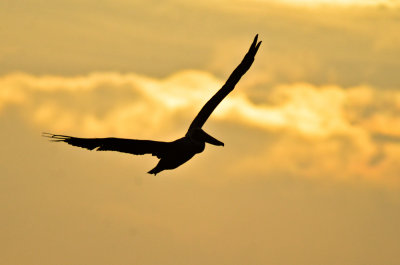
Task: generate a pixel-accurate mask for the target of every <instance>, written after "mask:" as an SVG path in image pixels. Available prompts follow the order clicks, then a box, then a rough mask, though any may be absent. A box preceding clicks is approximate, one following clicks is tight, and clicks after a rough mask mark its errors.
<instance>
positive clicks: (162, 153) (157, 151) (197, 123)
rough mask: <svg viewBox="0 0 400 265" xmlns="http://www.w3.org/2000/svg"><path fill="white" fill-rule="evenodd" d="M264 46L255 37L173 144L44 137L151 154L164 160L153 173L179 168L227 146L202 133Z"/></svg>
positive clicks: (62, 136) (147, 141) (106, 149)
mask: <svg viewBox="0 0 400 265" xmlns="http://www.w3.org/2000/svg"><path fill="white" fill-rule="evenodd" d="M260 45H261V41H260V42H258V35H256V36H255V38H254V40H253V43H252V44H251V46H250V49H249V51H248V52H247V53H246V55H245V56H244V58H243V60H242V62H241V63H240V64H239V65H238V66H237V67H236V69H235V70H234V71H233V72H232V74H231V75H230V76H229V78H228V80H227V81H226V83H225V84H224V85H223V86H222V88H221V89H220V90H218V92H217V93H216V94H215V95H214V96H213V97H212V98H211V99H210V100H209V101H208V102H207V103H206V104H205V105H204V106H203V108H202V109H201V110H200V112H199V113H198V114H197V116H196V118H195V119H194V120H193V121H192V123H191V124H190V126H189V129H188V131H187V133H186V135H185V136H184V137H182V138H179V139H177V140H175V141H172V142H161V141H152V140H137V139H123V138H114V137H108V138H79V137H72V136H67V135H60V134H51V133H43V136H45V137H48V138H50V140H51V141H54V142H66V143H68V144H70V145H73V146H77V147H82V148H86V149H89V150H96V151H118V152H124V153H129V154H134V155H143V154H151V155H153V156H156V157H157V158H159V159H160V161H159V162H158V164H157V165H156V167H154V168H153V169H152V170H150V171H149V172H148V173H149V174H154V175H157V174H158V173H159V172H161V171H163V170H167V169H175V168H177V167H179V166H180V165H182V164H184V163H185V162H187V161H188V160H190V159H191V158H192V157H193V156H194V155H196V154H198V153H201V152H203V151H204V149H205V145H206V143H208V144H212V145H216V146H224V143H223V142H221V141H219V140H217V139H215V138H214V137H212V136H210V135H209V134H207V133H206V132H204V131H203V130H202V127H203V125H204V123H205V122H206V121H207V119H208V117H210V115H211V113H212V112H213V111H214V109H215V108H216V107H217V106H218V104H219V103H220V102H221V101H222V100H223V99H224V98H225V97H226V96H227V95H228V94H229V93H230V92H231V91H232V90H233V89H234V88H235V86H236V84H237V83H238V82H239V80H240V78H241V77H242V76H243V75H244V74H245V73H246V72H247V71H248V70H249V69H250V67H251V65H252V64H253V62H254V57H255V55H256V53H257V51H258V48H259V47H260Z"/></svg>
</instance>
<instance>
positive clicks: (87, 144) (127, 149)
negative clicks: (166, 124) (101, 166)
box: [42, 133, 168, 158]
mask: <svg viewBox="0 0 400 265" xmlns="http://www.w3.org/2000/svg"><path fill="white" fill-rule="evenodd" d="M42 136H44V137H47V138H49V139H50V141H52V142H65V143H67V144H70V145H73V146H77V147H81V148H85V149H88V150H95V151H117V152H123V153H129V154H134V155H144V154H152V155H154V156H157V157H158V158H161V157H162V156H163V155H164V153H165V151H166V149H167V148H168V142H160V141H151V140H136V139H124V138H114V137H108V138H79V137H73V136H68V135H61V134H51V133H43V134H42Z"/></svg>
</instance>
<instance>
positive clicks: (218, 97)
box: [189, 34, 261, 131]
mask: <svg viewBox="0 0 400 265" xmlns="http://www.w3.org/2000/svg"><path fill="white" fill-rule="evenodd" d="M257 40H258V34H257V35H256V36H255V38H254V41H253V43H252V44H251V46H250V49H249V51H248V52H247V54H246V55H245V56H244V58H243V60H242V62H241V63H240V64H239V65H238V67H236V69H235V70H234V71H233V72H232V74H231V75H230V76H229V78H228V80H227V81H226V83H225V84H224V85H223V86H222V88H221V89H220V90H219V91H218V92H217V93H216V94H215V95H214V96H213V97H212V98H211V99H210V100H209V101H208V102H207V103H206V104H205V105H204V106H203V108H202V109H201V110H200V112H199V114H197V116H196V118H195V119H194V120H193V122H192V124H190V127H189V131H190V130H192V129H194V128H201V127H202V126H203V125H204V123H205V122H206V121H207V119H208V117H210V115H211V113H212V112H213V111H214V109H215V108H216V107H217V106H218V104H219V103H220V102H221V101H222V100H223V99H224V98H225V97H226V96H227V95H228V94H229V93H230V92H231V91H232V90H233V89H234V88H235V86H236V84H237V83H238V82H239V80H240V78H241V77H242V76H243V75H244V74H245V73H246V72H247V70H249V68H250V66H251V65H252V64H253V62H254V56H255V55H256V53H257V51H258V48H259V47H260V44H261V41H260V42H258V41H257Z"/></svg>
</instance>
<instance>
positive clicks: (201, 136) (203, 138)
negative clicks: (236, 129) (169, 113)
mask: <svg viewBox="0 0 400 265" xmlns="http://www.w3.org/2000/svg"><path fill="white" fill-rule="evenodd" d="M186 136H189V138H190V139H191V140H193V141H194V142H202V143H209V144H212V145H217V146H224V143H223V142H221V141H218V140H217V139H215V138H214V137H212V136H211V135H209V134H208V133H206V132H205V131H203V130H202V129H200V128H196V129H192V130H190V131H189V132H188V133H187V135H186Z"/></svg>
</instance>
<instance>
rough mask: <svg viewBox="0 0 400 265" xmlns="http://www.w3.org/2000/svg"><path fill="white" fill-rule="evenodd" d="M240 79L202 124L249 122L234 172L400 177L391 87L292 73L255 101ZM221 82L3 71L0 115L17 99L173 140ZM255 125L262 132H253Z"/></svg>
mask: <svg viewBox="0 0 400 265" xmlns="http://www.w3.org/2000/svg"><path fill="white" fill-rule="evenodd" d="M256 78H257V75H256ZM244 79H245V80H244V82H243V85H241V84H239V85H238V88H237V89H235V90H234V92H233V93H232V94H230V95H229V96H228V97H227V98H226V99H225V100H224V101H223V102H222V103H221V104H220V106H218V108H217V109H216V111H215V113H213V115H212V116H211V118H210V121H209V122H208V123H207V124H206V127H207V126H211V127H212V126H213V124H221V125H222V129H221V130H222V132H219V133H218V134H219V135H224V134H225V135H229V134H232V132H229V131H227V129H226V128H225V127H224V126H223V124H232V125H234V126H236V127H243V128H247V131H246V132H243V135H241V136H240V137H242V139H240V138H237V139H234V141H235V142H236V143H237V146H238V147H239V148H241V149H242V150H244V151H245V152H247V153H248V155H246V156H245V157H243V156H237V154H236V153H235V154H234V155H233V157H231V159H236V160H237V163H235V164H234V165H235V166H233V167H232V168H233V169H232V168H231V170H233V172H231V173H232V174H235V168H236V169H238V170H237V172H244V171H246V172H249V170H250V171H251V172H255V173H257V174H261V173H262V172H265V171H266V170H270V171H271V172H276V173H277V174H278V173H279V172H281V173H282V172H285V174H289V173H290V174H294V173H296V174H299V175H302V176H308V177H318V176H321V175H326V176H331V177H335V176H336V177H337V176H342V177H343V178H348V177H357V176H363V177H367V178H369V179H378V178H380V177H381V175H382V174H385V180H388V179H390V180H391V182H397V181H398V180H397V173H396V172H398V170H399V168H398V167H399V166H397V164H396V162H395V161H396V157H398V155H400V150H399V141H398V139H399V138H400V126H399V125H398V124H400V120H399V113H400V92H399V91H398V90H388V89H386V90H379V89H377V88H373V87H370V86H357V87H349V88H343V87H339V86H335V85H326V86H315V85H312V84H308V83H293V84H286V85H278V86H275V87H272V88H266V89H265V90H266V92H265V93H264V94H262V95H261V96H259V97H258V98H257V101H254V100H253V99H252V98H254V96H248V94H249V95H252V94H253V92H254V91H255V90H257V89H259V88H255V87H253V85H254V84H256V86H257V87H259V86H260V83H259V82H257V80H253V81H251V80H250V79H251V76H249V80H248V82H246V78H244ZM260 82H262V81H260ZM222 84H223V81H222V80H220V79H218V78H216V77H215V76H213V75H212V74H210V73H207V72H204V71H195V70H186V71H181V72H177V73H175V74H173V75H171V76H168V77H166V78H162V79H159V78H153V77H148V76H144V75H139V74H135V73H129V74H121V73H116V72H114V73H112V72H103V73H100V72H99V73H92V74H89V75H85V76H75V77H65V76H34V75H29V74H22V73H19V74H10V75H6V76H3V77H1V78H0V86H1V87H2V90H1V93H0V106H1V109H0V115H3V116H4V115H7V113H8V112H9V109H17V110H18V113H19V115H20V117H23V119H25V121H26V122H28V123H29V124H32V125H33V126H35V127H36V128H40V130H42V131H50V132H54V133H61V134H72V135H77V136H87V137H104V136H110V135H113V136H119V137H132V138H139V139H144V138H150V139H153V138H156V139H163V140H172V139H174V138H176V137H180V136H181V135H183V134H184V133H185V131H186V129H187V126H188V125H189V124H190V122H191V121H192V119H193V118H194V117H195V115H196V114H197V113H198V111H199V110H200V108H201V107H202V106H203V105H204V104H205V102H206V101H207V100H208V99H209V98H210V97H211V96H212V95H213V94H214V93H215V92H216V91H217V90H218V89H219V88H220V87H221V85H222ZM264 85H266V84H264ZM266 86H267V85H266ZM12 106H13V107H14V108H11V107H12ZM255 131H261V132H263V133H261V134H258V136H252V134H253V133H254V132H255ZM234 137H239V136H238V135H236V136H234ZM243 137H245V139H246V141H243V139H244V138H243ZM268 138H270V139H273V141H269V140H268ZM236 151H237V152H240V150H236ZM236 151H235V152H236ZM235 156H237V157H236V158H235ZM228 157H230V156H229V155H228ZM264 161H268V163H267V164H266V163H265V162H264ZM288 165H290V166H288ZM227 170H229V169H227Z"/></svg>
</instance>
